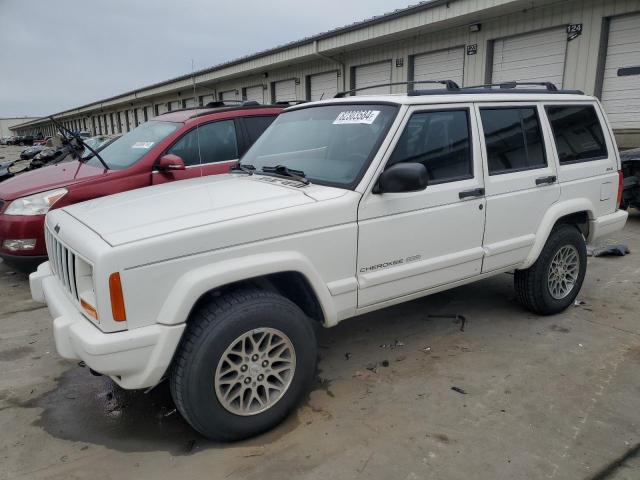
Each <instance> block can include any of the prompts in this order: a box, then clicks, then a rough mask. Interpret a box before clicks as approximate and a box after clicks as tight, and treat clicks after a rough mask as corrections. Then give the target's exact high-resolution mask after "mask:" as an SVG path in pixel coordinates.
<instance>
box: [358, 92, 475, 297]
mask: <svg viewBox="0 0 640 480" xmlns="http://www.w3.org/2000/svg"><path fill="white" fill-rule="evenodd" d="M473 115H474V112H473V107H472V105H469V104H459V105H456V106H455V107H451V106H443V107H436V106H434V107H430V108H429V107H427V108H425V107H412V108H411V109H409V112H408V113H407V118H408V119H407V121H406V122H405V124H404V126H403V127H402V129H401V130H400V132H401V133H400V132H398V133H397V134H396V139H395V140H394V144H392V147H391V148H390V149H389V150H390V152H391V154H390V156H389V157H388V160H387V161H386V164H385V165H384V167H381V168H380V170H379V172H377V174H378V175H379V174H380V173H381V172H382V171H383V170H384V169H385V168H388V167H390V166H392V165H394V164H396V163H400V162H419V163H422V164H423V165H424V166H425V167H426V169H427V174H428V179H429V185H428V186H427V188H426V189H425V190H422V191H418V192H404V193H383V194H374V193H372V192H371V191H369V192H367V193H366V194H365V195H364V197H363V199H362V200H361V202H360V207H359V210H358V259H357V270H358V274H357V278H358V284H359V293H358V307H359V308H366V307H368V306H370V305H374V304H379V303H381V302H385V301H389V300H393V299H394V298H398V297H402V296H406V295H410V294H413V293H418V292H422V291H424V290H428V289H430V288H434V287H437V286H440V285H445V284H448V283H452V282H456V281H458V280H462V279H465V278H469V277H473V276H474V275H478V274H479V273H480V269H481V265H482V255H483V250H482V233H483V229H484V220H485V219H484V213H485V209H484V203H485V200H484V190H483V177H482V160H481V155H480V147H479V142H478V140H477V139H478V131H477V129H476V124H475V122H474V121H473Z"/></svg>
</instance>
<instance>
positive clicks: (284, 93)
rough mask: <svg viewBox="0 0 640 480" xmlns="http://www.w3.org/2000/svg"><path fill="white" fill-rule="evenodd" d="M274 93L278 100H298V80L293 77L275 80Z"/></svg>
mask: <svg viewBox="0 0 640 480" xmlns="http://www.w3.org/2000/svg"><path fill="white" fill-rule="evenodd" d="M273 93H274V95H275V100H276V102H289V101H292V100H297V98H298V97H297V95H296V81H295V80H293V79H291V80H282V81H280V82H275V83H274V87H273Z"/></svg>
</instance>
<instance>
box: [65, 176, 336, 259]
mask: <svg viewBox="0 0 640 480" xmlns="http://www.w3.org/2000/svg"><path fill="white" fill-rule="evenodd" d="M287 183H289V184H290V185H291V184H295V182H291V181H288V180H280V179H276V178H274V177H265V176H261V175H254V176H251V177H249V176H245V175H241V174H235V175H233V174H232V175H217V176H212V177H202V178H197V179H192V180H183V181H177V182H172V183H168V184H164V185H158V186H154V187H150V188H142V189H138V190H132V191H129V192H124V193H119V194H116V195H112V196H109V197H102V198H97V199H95V200H90V201H88V202H83V203H79V204H75V205H70V206H68V207H65V208H64V210H65V211H66V212H67V213H69V214H70V215H72V216H73V217H74V218H76V219H77V220H78V221H80V222H82V223H83V224H85V225H86V226H87V227H89V228H91V229H92V230H93V231H95V232H96V233H97V234H98V235H100V236H101V237H102V238H103V239H104V240H105V241H106V242H107V243H109V244H110V245H112V246H117V245H122V244H124V243H129V242H134V241H137V240H142V239H145V238H151V237H155V236H159V235H164V234H168V233H172V232H177V231H180V230H186V229H190V228H195V227H199V226H203V225H212V224H216V223H220V222H225V221H228V220H235V219H239V218H243V217H249V216H252V215H258V214H262V213H266V212H272V211H275V210H282V209H286V208H291V207H295V206H300V205H305V204H311V203H316V201H317V200H316V199H328V198H331V197H334V198H335V197H337V196H341V195H343V194H344V193H345V192H344V191H343V190H339V189H334V188H330V187H322V186H317V185H312V186H306V187H302V188H299V187H296V186H287ZM300 185H301V184H300Z"/></svg>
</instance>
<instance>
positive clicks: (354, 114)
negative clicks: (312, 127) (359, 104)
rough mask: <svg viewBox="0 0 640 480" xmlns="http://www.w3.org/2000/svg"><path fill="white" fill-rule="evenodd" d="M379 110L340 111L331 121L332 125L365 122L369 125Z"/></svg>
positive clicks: (376, 116)
mask: <svg viewBox="0 0 640 480" xmlns="http://www.w3.org/2000/svg"><path fill="white" fill-rule="evenodd" d="M379 114H380V110H348V111H346V112H340V113H339V114H338V118H336V119H335V120H334V121H333V124H334V125H345V124H349V123H366V124H367V125H371V124H372V123H373V122H374V121H375V120H376V118H378V115H379Z"/></svg>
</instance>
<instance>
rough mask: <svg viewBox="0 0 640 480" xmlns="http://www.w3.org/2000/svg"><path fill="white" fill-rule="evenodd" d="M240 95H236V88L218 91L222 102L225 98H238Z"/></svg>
mask: <svg viewBox="0 0 640 480" xmlns="http://www.w3.org/2000/svg"><path fill="white" fill-rule="evenodd" d="M239 99H240V97H239V96H238V91H237V90H226V91H224V92H220V100H222V101H223V102H224V101H225V100H239Z"/></svg>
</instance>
